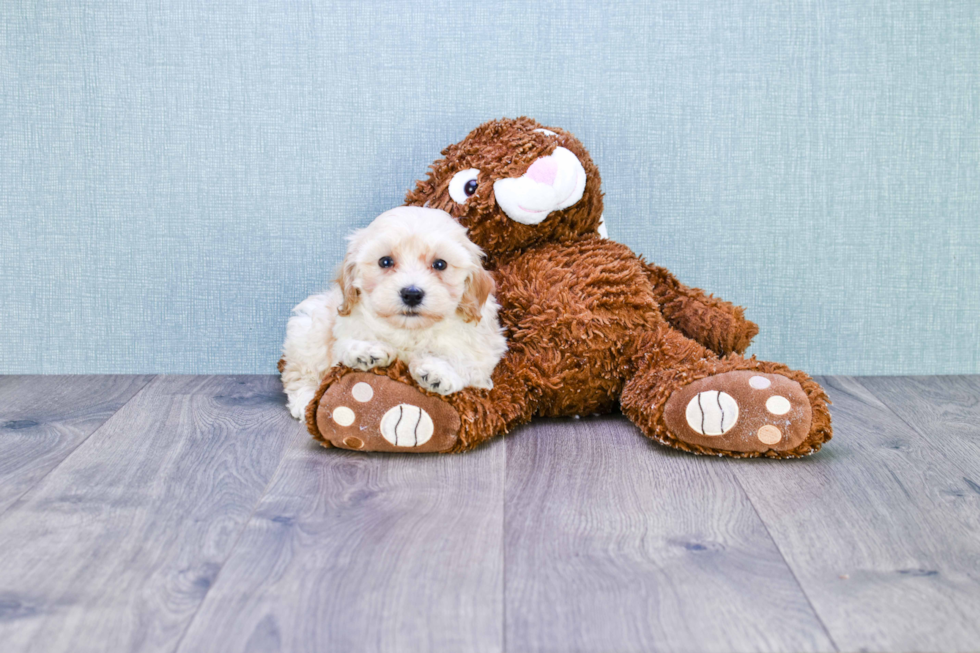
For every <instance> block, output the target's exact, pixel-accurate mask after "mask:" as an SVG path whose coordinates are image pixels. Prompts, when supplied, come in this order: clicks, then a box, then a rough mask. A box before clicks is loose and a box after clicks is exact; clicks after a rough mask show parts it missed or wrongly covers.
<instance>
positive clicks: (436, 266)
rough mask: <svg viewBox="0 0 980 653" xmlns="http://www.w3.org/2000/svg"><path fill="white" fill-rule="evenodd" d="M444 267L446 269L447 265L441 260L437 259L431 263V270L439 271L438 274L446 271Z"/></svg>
mask: <svg viewBox="0 0 980 653" xmlns="http://www.w3.org/2000/svg"><path fill="white" fill-rule="evenodd" d="M446 267H447V263H446V262H445V261H443V260H442V259H441V258H437V259H436V260H434V261H432V269H433V270H439V271H440V272H442V271H443V270H445V269H446Z"/></svg>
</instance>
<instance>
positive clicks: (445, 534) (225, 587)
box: [180, 436, 505, 653]
mask: <svg viewBox="0 0 980 653" xmlns="http://www.w3.org/2000/svg"><path fill="white" fill-rule="evenodd" d="M504 459H505V443H504V442H503V441H502V440H500V441H497V442H493V443H490V444H488V445H487V446H485V447H482V448H480V449H478V450H476V451H474V452H471V453H467V454H463V455H456V456H444V455H443V456H440V455H437V454H435V455H434V454H413V455H405V454H401V455H399V454H368V455H365V454H361V453H357V452H349V451H343V450H340V449H331V450H325V449H323V448H321V447H319V446H317V445H316V444H314V443H313V442H311V441H310V439H309V437H308V436H301V437H299V438H297V439H296V440H295V441H294V442H293V444H292V446H291V447H290V449H289V451H288V453H287V456H286V458H285V461H284V464H283V466H282V467H281V469H280V470H279V472H278V474H277V475H276V478H275V480H274V481H273V482H272V485H271V487H270V489H269V491H268V493H267V494H266V496H265V497H264V498H263V500H262V502H261V504H260V505H259V507H258V510H257V511H256V513H255V515H254V516H253V518H252V520H251V521H250V523H249V525H248V528H247V529H246V531H245V533H244V535H243V537H242V540H241V542H240V544H239V545H238V547H237V548H236V550H235V553H234V554H233V555H232V556H231V558H230V559H229V560H228V562H227V564H225V566H224V568H223V569H222V570H221V574H220V575H219V577H218V580H217V582H216V583H215V584H214V587H212V588H211V591H210V592H209V593H208V596H207V599H206V600H205V602H204V604H203V606H202V608H201V610H200V612H199V613H198V615H197V616H196V617H195V619H194V622H193V624H192V626H191V628H190V629H189V631H188V633H187V636H186V637H185V639H184V640H183V642H182V645H181V647H180V650H181V651H187V652H191V651H210V652H218V651H233V652H238V651H291V652H296V653H301V652H310V653H317V652H320V651H427V652H429V651H451V652H457V651H500V650H502V648H503V635H502V629H503V611H502V605H503V551H502V543H503V530H502V529H503V491H504V463H505V460H504Z"/></svg>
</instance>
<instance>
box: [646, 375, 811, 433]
mask: <svg viewBox="0 0 980 653" xmlns="http://www.w3.org/2000/svg"><path fill="white" fill-rule="evenodd" d="M664 422H665V423H666V425H667V428H668V430H669V431H670V433H671V435H672V436H673V437H675V438H677V439H678V440H680V441H682V442H686V443H688V444H693V445H697V446H699V447H705V448H708V449H717V450H719V451H739V452H764V451H768V450H770V449H771V450H774V451H788V450H790V449H793V448H795V447H797V446H799V444H800V443H801V442H803V440H804V439H806V436H807V434H808V433H809V432H810V423H811V409H810V401H809V399H808V398H807V396H806V393H805V392H804V391H803V388H802V387H801V386H800V384H799V383H797V382H796V381H793V380H792V379H788V378H786V377H785V376H781V375H779V374H760V373H758V372H752V371H748V370H739V371H735V372H725V373H723V374H717V375H715V376H709V377H707V378H704V379H700V380H698V381H695V382H694V383H692V384H690V385H688V386H685V387H683V388H681V389H680V390H677V391H676V392H674V394H672V395H671V396H670V399H668V400H667V405H666V407H665V408H664Z"/></svg>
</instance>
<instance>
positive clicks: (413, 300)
mask: <svg viewBox="0 0 980 653" xmlns="http://www.w3.org/2000/svg"><path fill="white" fill-rule="evenodd" d="M399 294H400V295H401V298H402V303H403V304H405V306H408V307H409V308H415V307H416V306H418V305H419V304H421V303H422V300H423V299H424V298H425V291H424V290H422V289H421V288H416V287H415V286H409V287H407V288H402V289H401V292H400V293H399Z"/></svg>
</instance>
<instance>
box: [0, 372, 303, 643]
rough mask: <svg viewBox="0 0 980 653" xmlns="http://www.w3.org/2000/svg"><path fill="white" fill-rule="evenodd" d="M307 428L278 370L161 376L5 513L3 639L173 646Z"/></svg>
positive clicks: (0, 586) (0, 544)
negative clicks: (293, 411) (286, 403)
mask: <svg viewBox="0 0 980 653" xmlns="http://www.w3.org/2000/svg"><path fill="white" fill-rule="evenodd" d="M300 431H302V426H301V425H300V424H298V423H297V422H295V421H293V420H291V419H290V418H289V416H288V414H287V413H286V412H285V409H284V408H283V397H282V395H281V386H280V384H279V381H278V379H276V378H275V377H157V378H156V379H154V380H153V381H152V382H151V383H150V384H149V385H148V386H147V387H146V388H144V389H143V390H142V391H141V392H140V393H139V394H138V395H137V396H135V397H134V398H133V399H132V400H131V401H130V402H129V403H127V404H126V405H125V406H124V407H123V408H121V409H120V410H119V411H118V412H117V413H116V414H115V415H113V416H112V417H111V418H110V419H109V420H108V421H107V422H106V423H105V424H104V425H103V426H102V428H100V429H99V430H98V431H97V432H95V433H94V434H93V435H92V436H90V437H89V438H88V439H87V440H86V441H85V442H84V443H82V444H81V445H80V446H79V447H78V448H77V449H76V450H75V451H74V453H73V454H72V455H71V456H69V457H68V458H67V459H66V460H65V461H64V462H63V463H62V464H61V465H59V466H58V468H57V469H55V470H54V471H52V472H51V473H50V474H48V475H47V476H46V477H45V478H44V479H43V480H42V481H41V482H40V483H39V484H38V485H37V486H36V487H35V488H34V489H32V490H31V491H30V492H28V493H27V494H26V495H25V496H24V497H23V499H22V500H21V501H20V502H18V504H17V505H16V506H15V507H14V508H13V509H11V510H10V511H8V512H7V513H6V515H4V517H3V519H2V520H0V551H2V552H3V564H2V565H0V641H2V642H3V650H5V651H43V652H45V653H51V652H57V651H72V652H78V651H135V650H139V651H172V650H174V648H175V647H176V644H177V642H178V640H179V638H180V636H181V635H182V634H183V633H184V632H185V629H186V627H187V625H188V624H189V622H190V620H191V618H192V617H193V615H194V612H195V611H196V610H197V608H198V606H199V605H200V602H201V600H202V599H203V597H204V595H205V594H206V592H207V590H208V588H209V587H210V585H211V583H212V581H213V580H214V578H215V576H216V575H217V573H218V570H219V569H220V566H221V564H222V563H223V562H224V560H225V559H226V557H227V556H228V554H229V552H230V551H231V549H232V546H233V543H234V542H235V541H236V538H237V537H238V536H239V535H240V533H241V530H242V528H243V526H244V524H245V523H246V521H247V519H248V517H249V515H250V514H251V511H252V510H253V508H254V506H255V504H256V502H257V500H258V499H259V497H260V496H261V493H262V491H263V490H264V488H266V487H267V485H268V482H269V480H270V479H271V478H272V475H273V473H274V471H275V469H276V467H277V465H278V463H279V462H280V459H281V455H282V452H283V450H284V447H285V443H286V442H287V441H288V440H289V439H290V438H292V437H294V436H295V435H296V434H297V433H298V432H300Z"/></svg>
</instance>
